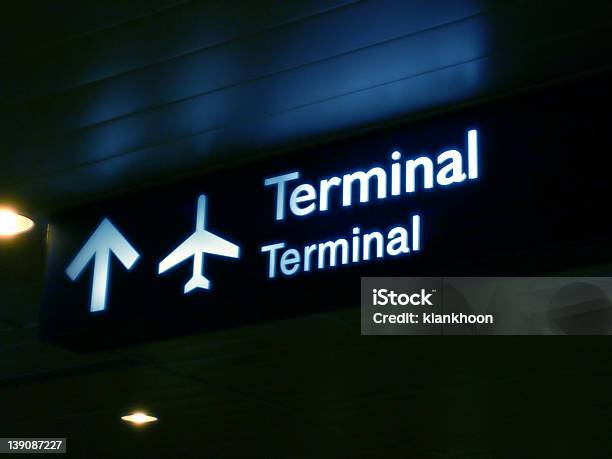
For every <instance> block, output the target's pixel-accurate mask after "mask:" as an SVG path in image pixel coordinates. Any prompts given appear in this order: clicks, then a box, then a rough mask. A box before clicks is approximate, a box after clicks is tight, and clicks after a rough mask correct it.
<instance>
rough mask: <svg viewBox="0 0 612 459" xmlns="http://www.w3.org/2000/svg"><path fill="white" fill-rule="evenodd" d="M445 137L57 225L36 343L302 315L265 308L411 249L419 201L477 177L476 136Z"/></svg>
mask: <svg viewBox="0 0 612 459" xmlns="http://www.w3.org/2000/svg"><path fill="white" fill-rule="evenodd" d="M458 132H459V135H458V136H455V139H454V142H453V145H455V146H454V147H453V148H439V147H437V146H436V147H431V146H429V147H426V148H425V151H423V145H424V144H425V142H424V141H421V142H420V147H419V148H420V151H421V153H416V154H415V153H413V151H412V150H410V148H411V145H409V144H407V142H406V143H405V142H400V141H401V140H402V139H401V138H399V140H400V141H395V140H390V141H389V143H388V145H385V146H379V144H378V143H377V142H374V143H371V144H368V143H364V144H361V143H360V144H359V145H358V146H357V147H356V148H354V149H353V148H352V147H351V146H348V147H347V148H342V149H339V150H338V151H339V154H337V155H335V156H334V158H331V157H329V156H326V157H325V160H324V161H314V160H313V159H311V160H306V161H299V162H294V163H293V164H291V162H287V161H285V160H269V161H262V162H259V163H257V164H256V165H255V166H247V167H243V168H239V169H238V170H237V171H236V170H228V171H223V172H220V173H218V174H216V175H214V176H204V177H202V178H201V179H193V180H190V181H188V182H187V183H182V184H179V185H178V186H177V185H174V186H173V185H170V186H168V187H164V188H159V189H157V190H147V191H144V192H140V193H134V194H131V195H128V196H127V197H122V198H121V199H115V200H110V201H105V202H103V203H98V204H96V205H95V206H90V207H87V208H82V209H79V210H78V211H76V212H75V211H71V212H66V213H64V214H59V215H57V216H56V217H55V218H54V219H53V221H52V223H51V225H50V243H51V246H50V252H49V260H48V267H49V269H48V273H47V282H46V294H45V304H44V308H43V334H44V335H45V336H47V337H48V338H50V339H62V338H65V337H68V339H72V338H74V337H75V336H77V337H79V338H78V340H82V335H83V334H84V333H88V334H90V336H95V334H96V333H95V331H96V330H99V335H105V336H107V338H105V339H102V341H107V343H106V344H105V345H107V344H108V340H109V338H108V336H109V335H108V333H107V332H108V329H109V328H110V330H112V331H113V333H112V335H113V336H114V338H113V344H114V341H115V340H116V341H117V342H122V341H130V340H131V337H129V336H125V335H122V333H124V332H123V331H122V328H123V325H125V326H126V327H127V324H132V325H134V323H139V324H140V327H141V329H139V328H136V330H140V331H139V332H138V333H139V336H138V337H137V339H143V338H144V336H145V335H147V334H148V331H151V330H148V329H149V328H152V329H153V330H152V334H154V335H160V336H163V335H165V334H167V333H166V331H168V332H169V333H168V334H176V333H181V332H182V331H181V330H182V329H183V328H185V327H183V325H181V322H182V321H186V322H188V323H189V326H194V327H195V329H196V330H199V329H208V328H216V327H217V326H225V325H232V324H234V322H236V320H235V319H236V317H235V316H238V317H239V320H238V323H240V322H242V321H244V322H251V321H253V320H260V319H261V318H266V317H270V318H273V317H282V316H286V315H293V314H294V313H303V312H308V311H310V310H313V308H312V305H309V304H307V303H304V304H302V305H294V306H293V308H294V309H293V310H287V308H286V307H281V306H280V305H277V304H276V298H277V296H278V297H279V298H280V297H285V298H287V292H288V291H294V292H295V291H296V290H295V289H297V291H300V290H302V289H307V290H308V291H309V292H311V293H312V292H315V291H321V292H324V291H327V292H328V291H329V285H331V284H330V283H337V282H338V279H339V278H343V279H344V280H346V279H349V278H351V279H359V276H360V275H361V274H362V273H368V274H372V273H375V271H372V269H371V267H372V266H373V265H386V264H390V263H391V262H392V260H394V259H401V258H404V257H405V256H407V255H410V254H417V253H420V252H421V251H423V250H424V248H425V240H426V239H427V237H426V231H427V229H428V225H429V223H428V222H427V216H426V214H427V206H426V205H424V204H423V202H422V201H419V196H420V195H430V194H431V192H432V191H435V190H436V189H437V188H440V189H446V188H451V187H453V186H457V185H462V184H467V183H469V182H470V181H473V180H475V179H478V178H479V175H480V170H479V154H480V150H481V146H480V142H481V139H480V138H479V136H480V135H481V134H480V132H479V131H478V130H476V129H465V128H464V129H461V130H460V131H458ZM380 138H382V136H379V137H378V139H380ZM391 142H393V143H391ZM427 143H430V142H427ZM432 148H433V152H432ZM297 164H299V167H295V165H297ZM364 166H366V167H364ZM270 169H275V170H279V169H280V170H283V169H284V170H285V171H286V172H282V173H278V174H270ZM230 184H231V185H230ZM433 194H437V193H433ZM451 194H454V192H451ZM372 211H373V212H374V214H372ZM362 267H370V268H369V269H366V271H362V269H363V268H362ZM340 271H345V273H343V274H340V275H339V274H338V273H339V272H340ZM339 276H340V277H339ZM281 278H282V280H281ZM289 278H291V279H292V281H291V282H289ZM295 279H302V280H301V281H300V280H298V281H297V282H298V284H299V285H298V284H296V283H295V282H296V281H295ZM344 280H343V282H344ZM283 284H286V285H283ZM336 285H337V284H336ZM253 301H255V302H258V304H257V305H255V306H253V304H252V303H253ZM338 306H339V307H340V306H342V303H338ZM220 308H221V309H220ZM316 309H317V308H316V307H315V308H314V310H316ZM152 317H156V319H155V320H152V319H151V318H152ZM145 318H146V321H144V319H145ZM143 321H144V322H143ZM187 328H189V327H187ZM92 330H93V331H92ZM131 330H132V333H133V332H134V330H135V329H134V328H132V329H131ZM140 332H142V333H140ZM145 332H147V333H145ZM138 333H137V334H138ZM140 335H142V336H140ZM78 340H77V341H78Z"/></svg>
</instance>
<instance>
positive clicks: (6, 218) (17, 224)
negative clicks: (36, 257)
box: [0, 208, 34, 237]
mask: <svg viewBox="0 0 612 459" xmlns="http://www.w3.org/2000/svg"><path fill="white" fill-rule="evenodd" d="M33 227H34V222H33V221H32V220H31V219H29V218H28V217H25V216H23V215H19V214H18V213H17V212H15V211H14V210H13V209H8V208H0V237H10V236H15V235H16V234H19V233H24V232H26V231H28V230H31V229H32V228H33Z"/></svg>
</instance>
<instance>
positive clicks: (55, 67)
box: [0, 0, 612, 458]
mask: <svg viewBox="0 0 612 459" xmlns="http://www.w3.org/2000/svg"><path fill="white" fill-rule="evenodd" d="M2 10H3V13H2V17H1V18H0V21H1V23H2V28H1V30H2V31H1V32H0V34H1V37H2V38H1V39H0V46H1V47H2V51H1V54H0V59H1V60H2V70H3V71H2V74H1V75H0V81H1V84H0V114H1V116H2V124H1V126H0V133H1V135H0V139H1V140H0V142H1V143H0V158H1V159H2V166H1V167H0V203H5V202H6V203H12V204H17V205H19V206H20V207H21V208H23V209H26V210H28V211H29V212H31V213H33V214H34V215H37V216H40V218H41V220H40V221H43V222H44V216H45V215H47V214H48V213H49V212H50V211H52V210H54V209H57V208H61V207H65V206H70V205H73V204H76V203H79V202H82V201H90V200H94V199H96V198H97V197H100V196H103V195H106V194H109V193H118V192H120V191H122V190H124V189H126V188H130V187H140V186H147V185H149V184H151V183H154V182H157V181H162V180H171V179H172V178H173V177H177V176H180V175H182V174H190V173H193V172H194V171H199V170H206V169H207V168H211V167H217V166H222V165H223V164H226V163H231V162H233V161H246V160H248V159H249V158H251V157H254V156H255V155H267V154H272V153H277V152H279V151H282V150H283V149H288V148H299V147H300V146H302V145H305V144H307V143H311V142H318V141H322V140H325V139H327V138H330V137H334V136H339V135H347V134H349V133H352V132H356V131H359V130H360V129H363V128H369V127H376V126H379V125H385V124H387V123H390V122H395V121H397V120H399V119H408V118H411V117H415V116H422V115H428V114H431V113H432V112H435V111H437V110H447V109H453V108H454V107H457V106H460V105H462V104H471V103H478V102H480V101H482V100H484V99H486V98H488V97H492V96H494V97H497V96H506V95H509V94H511V93H513V92H514V91H524V90H531V89H533V88H534V87H538V86H540V85H547V84H552V83H554V82H556V81H559V80H564V79H567V78H579V77H580V76H581V75H582V74H585V73H590V72H597V71H600V70H603V69H607V68H608V67H609V65H610V63H611V59H610V58H611V56H612V54H611V51H612V40H611V39H610V36H611V32H612V14H611V12H612V11H611V10H612V3H610V2H609V1H590V0H589V1H582V2H576V1H552V0H546V1H510V0H491V1H479V0H437V1H428V0H422V1H417V0H414V1H412V0H411V1H407V0H379V1H341V0H310V1H303V0H302V1H300V0H285V1H282V2H281V1H272V0H259V1H258V2H251V1H230V0H225V1H218V2H217V1H214V2H203V1H180V2H177V1H171V0H168V1H163V0H159V1H153V0H150V1H144V0H130V1H129V2H126V1H123V0H106V1H104V2H102V1H100V0H89V1H80V2H76V1H62V0H57V1H54V2H40V1H20V2H5V4H3V6H2ZM526 109H531V108H526ZM0 242H2V241H0ZM44 255H45V242H44V225H42V224H39V225H38V226H37V228H36V230H35V231H33V232H31V233H29V234H27V235H25V236H23V237H22V238H20V239H18V240H15V241H10V242H9V241H4V242H2V243H1V244H0V437H3V436H9V435H18V436H33V435H40V436H43V435H44V436H53V435H57V436H67V437H68V449H69V451H71V453H72V454H73V455H74V456H77V457H90V458H94V457H128V456H129V457H168V458H178V457H245V456H246V457H325V456H334V457H388V456H399V457H415V458H464V457H465V458H473V457H476V458H490V457H509V458H510V457H511V458H516V457H544V456H546V457H607V456H609V454H603V455H602V454H601V451H608V452H609V451H611V450H612V449H610V448H611V447H612V445H611V441H610V438H611V437H610V431H611V429H612V420H611V419H612V418H611V416H610V412H611V409H612V395H610V390H609V387H610V380H611V376H612V367H610V365H609V364H607V361H608V360H609V356H610V350H611V349H610V346H611V345H610V343H609V340H608V339H606V338H597V339H596V338H589V339H586V338H580V339H578V338H576V339H572V340H560V339H550V338H549V339H546V340H544V339H538V338H531V339H525V338H521V339H519V338H497V339H487V341H486V342H484V341H482V340H479V339H477V338H476V339H470V338H467V337H466V338H465V339H455V340H454V341H453V343H452V345H450V344H449V342H448V340H444V339H443V338H434V337H432V338H418V339H417V338H413V337H393V338H391V337H367V339H365V338H364V337H361V336H360V335H359V311H358V309H348V310H341V311H337V312H333V313H326V314H321V315H313V316H307V317H302V318H298V319H293V320H287V321H282V322H274V323H268V324H264V325H258V326H252V327H246V328H240V329H235V330H230V331H224V332H218V333H212V334H206V335H199V336H193V337H188V338H181V339H175V340H169V341H163V342H160V343H155V344H148V345H142V346H138V347H132V348H127V349H121V350H118V351H113V352H104V353H95V354H75V353H72V352H69V351H66V350H62V349H60V348H57V347H55V346H51V345H47V344H44V343H42V342H41V341H40V340H39V338H38V336H37V311H38V307H39V302H40V296H41V290H42V284H43V269H44ZM137 406H139V407H144V408H147V409H149V410H151V411H152V412H154V413H155V414H158V415H159V416H160V419H161V421H160V422H159V423H158V424H157V425H154V426H151V427H149V428H145V429H132V428H130V427H129V426H126V425H123V424H122V423H121V422H120V421H119V420H118V418H119V416H120V415H122V414H124V413H125V412H126V411H128V410H129V409H131V408H133V407H137Z"/></svg>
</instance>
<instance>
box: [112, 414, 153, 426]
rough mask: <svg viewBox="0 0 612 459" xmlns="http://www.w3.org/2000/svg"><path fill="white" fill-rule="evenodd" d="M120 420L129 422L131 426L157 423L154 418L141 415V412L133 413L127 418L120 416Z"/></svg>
mask: <svg viewBox="0 0 612 459" xmlns="http://www.w3.org/2000/svg"><path fill="white" fill-rule="evenodd" d="M121 419H123V420H124V421H127V422H131V423H132V424H137V425H140V424H146V423H148V422H155V421H157V418H156V417H154V416H149V415H148V414H146V413H141V412H137V413H133V414H130V415H128V416H121Z"/></svg>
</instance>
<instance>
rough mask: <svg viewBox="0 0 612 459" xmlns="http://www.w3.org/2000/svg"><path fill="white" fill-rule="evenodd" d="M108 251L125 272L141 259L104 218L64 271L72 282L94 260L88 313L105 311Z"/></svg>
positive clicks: (108, 269)
mask: <svg viewBox="0 0 612 459" xmlns="http://www.w3.org/2000/svg"><path fill="white" fill-rule="evenodd" d="M111 252H112V253H114V254H115V257H117V259H118V260H119V261H120V262H121V264H123V266H125V267H126V268H127V269H128V270H130V269H132V266H134V263H136V261H137V260H138V258H140V254H139V253H138V252H137V251H136V249H134V247H132V245H131V244H130V243H129V242H128V240H127V239H126V238H125V236H123V234H121V233H120V232H119V230H118V229H117V228H116V227H115V225H113V224H112V223H111V222H110V220H109V219H107V218H105V219H104V220H102V223H100V225H98V228H96V230H95V231H94V233H93V234H92V235H91V237H90V238H89V240H88V241H87V242H86V243H85V245H84V246H83V248H82V249H81V250H80V252H79V253H78V254H77V256H76V257H74V260H72V263H70V265H69V266H68V268H66V274H67V275H68V277H69V278H70V279H71V280H72V281H75V280H77V279H78V277H79V276H80V275H81V273H82V272H83V270H84V269H85V267H86V266H87V265H88V264H89V262H90V261H91V259H92V258H93V259H94V267H93V282H92V284H91V301H90V305H89V310H90V311H91V312H95V311H103V310H104V309H106V297H107V293H106V292H107V290H108V276H109V271H110V254H111Z"/></svg>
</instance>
